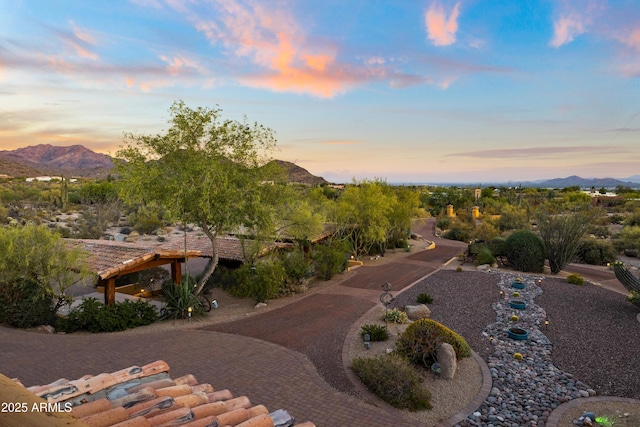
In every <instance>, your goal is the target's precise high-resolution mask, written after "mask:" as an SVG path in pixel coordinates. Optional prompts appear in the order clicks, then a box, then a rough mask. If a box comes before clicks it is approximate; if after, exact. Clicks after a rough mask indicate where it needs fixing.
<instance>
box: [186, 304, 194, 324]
mask: <svg viewBox="0 0 640 427" xmlns="http://www.w3.org/2000/svg"><path fill="white" fill-rule="evenodd" d="M187 311H188V312H189V318H188V320H187V321H188V322H191V312H192V311H193V308H192V307H189V308H187Z"/></svg>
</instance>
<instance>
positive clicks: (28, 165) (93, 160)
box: [0, 144, 327, 185]
mask: <svg viewBox="0 0 640 427" xmlns="http://www.w3.org/2000/svg"><path fill="white" fill-rule="evenodd" d="M274 161H275V162H276V163H277V164H278V165H279V166H280V167H282V168H283V170H284V171H285V173H286V174H287V179H286V181H288V182H296V183H302V184H307V185H319V184H326V183H327V181H325V179H324V178H322V177H318V176H314V175H312V174H310V173H309V171H307V170H306V169H303V168H301V167H300V166H298V165H296V164H295V163H291V162H285V161H282V160H274ZM112 168H113V159H111V157H109V156H107V155H106V154H99V153H95V152H93V151H91V150H90V149H88V148H86V147H84V146H82V145H71V146H67V147H59V146H53V145H49V144H41V145H33V146H29V147H24V148H18V149H16V150H0V176H2V175H8V176H12V177H14V176H19V177H23V176H24V177H35V176H42V175H63V174H64V175H71V176H84V177H93V178H104V177H106V176H107V175H108V174H109V173H110V171H111V169H112Z"/></svg>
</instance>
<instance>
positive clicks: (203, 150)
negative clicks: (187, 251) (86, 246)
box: [117, 101, 277, 291]
mask: <svg viewBox="0 0 640 427" xmlns="http://www.w3.org/2000/svg"><path fill="white" fill-rule="evenodd" d="M169 112H170V114H171V116H170V118H169V120H168V123H169V125H170V126H169V129H167V130H166V131H164V132H162V133H159V134H156V135H135V134H131V133H129V134H126V135H125V146H124V147H123V148H121V149H120V150H119V151H118V153H117V156H118V157H119V158H121V159H123V160H125V162H121V163H120V164H119V171H120V173H121V175H122V178H123V185H122V186H121V189H122V190H121V195H122V197H123V198H124V199H125V200H126V201H128V202H133V203H148V202H152V201H154V202H157V203H158V204H160V205H162V206H163V207H164V208H165V209H166V210H167V212H168V213H169V214H170V215H171V216H173V217H174V218H176V219H179V220H181V221H183V222H186V223H193V224H196V225H198V226H199V227H200V228H201V229H202V230H203V232H204V233H205V234H206V235H207V237H208V238H209V239H210V240H211V243H212V248H213V249H212V254H211V262H210V263H209V266H208V268H207V270H206V271H205V273H204V275H203V276H202V277H201V278H200V282H199V287H198V291H199V290H200V289H202V286H203V285H204V283H205V282H206V280H207V279H208V277H209V276H210V275H211V274H212V273H213V271H214V270H215V268H216V266H217V264H218V250H217V243H216V238H217V236H219V235H220V234H221V233H223V232H229V231H233V230H236V229H238V228H240V227H246V228H247V229H249V230H254V229H262V228H273V224H272V219H271V216H270V215H269V213H270V209H269V208H268V206H269V205H270V204H271V202H272V199H273V198H274V197H275V196H276V192H275V190H274V189H273V188H271V187H273V186H271V185H266V184H265V182H267V181H270V180H273V179H274V175H275V174H276V173H277V170H276V166H275V163H271V165H268V162H269V160H271V158H270V157H269V155H270V152H271V151H272V150H273V149H274V148H275V146H276V139H275V134H274V132H273V130H271V129H269V128H267V127H265V126H263V125H260V124H258V123H253V124H251V123H249V122H248V121H247V118H246V117H245V118H244V120H242V121H236V120H229V119H224V120H223V119H222V111H221V110H220V109H218V108H216V109H211V108H203V107H199V108H196V109H192V108H189V107H187V106H186V105H185V104H184V102H182V101H177V102H175V103H174V104H173V105H172V106H171V108H170V109H169Z"/></svg>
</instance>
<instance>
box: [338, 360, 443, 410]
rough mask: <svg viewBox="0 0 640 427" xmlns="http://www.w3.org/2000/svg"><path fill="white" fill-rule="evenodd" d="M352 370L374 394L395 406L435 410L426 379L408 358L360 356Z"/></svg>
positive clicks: (354, 362)
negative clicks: (424, 384) (425, 384)
mask: <svg viewBox="0 0 640 427" xmlns="http://www.w3.org/2000/svg"><path fill="white" fill-rule="evenodd" d="M351 369H352V370H353V372H354V373H355V374H356V375H357V376H358V378H360V381H362V383H363V384H364V385H365V386H366V387H367V389H369V391H371V392H372V393H373V394H375V395H376V396H378V397H379V398H380V399H382V400H384V401H385V402H387V403H388V404H390V405H391V406H394V407H396V408H400V409H408V410H409V411H420V410H423V409H431V394H430V393H429V391H428V390H426V389H425V388H424V387H423V386H422V383H423V381H424V379H423V378H422V376H420V374H419V373H418V372H417V371H416V370H415V368H413V366H411V364H410V363H409V362H407V360H405V359H403V358H401V357H399V356H394V355H386V354H385V355H381V356H378V357H375V358H360V357H359V358H356V359H354V360H353V363H352V364H351Z"/></svg>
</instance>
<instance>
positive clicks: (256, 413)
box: [6, 360, 314, 427]
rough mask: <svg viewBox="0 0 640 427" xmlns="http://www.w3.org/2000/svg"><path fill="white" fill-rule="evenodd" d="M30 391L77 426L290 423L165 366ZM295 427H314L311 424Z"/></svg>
mask: <svg viewBox="0 0 640 427" xmlns="http://www.w3.org/2000/svg"><path fill="white" fill-rule="evenodd" d="M13 381H14V383H13V386H14V387H22V388H24V387H23V386H22V384H21V383H20V382H19V380H17V379H14V380H13ZM26 390H28V391H29V392H31V393H34V394H35V395H36V396H38V397H40V398H42V399H45V400H46V401H47V402H48V403H50V404H59V405H64V406H62V407H65V408H66V407H70V408H71V415H72V416H73V418H75V419H77V420H79V422H80V423H81V424H77V425H89V426H105V427H106V426H119V427H123V426H159V425H184V426H190V425H198V426H206V425H220V426H226V425H229V426H238V427H273V426H274V419H276V420H281V419H282V416H283V414H285V416H288V417H290V416H289V414H288V413H287V412H286V411H283V410H281V409H280V410H277V411H275V412H271V413H269V411H268V409H267V408H266V407H265V406H264V405H254V404H253V403H252V402H251V401H250V400H249V398H248V397H246V396H239V397H233V395H232V394H231V392H230V391H229V390H219V391H213V387H211V385H210V384H198V383H197V381H196V379H195V377H194V376H193V375H185V376H183V377H180V378H176V379H171V377H170V376H169V366H168V365H167V364H166V363H165V362H164V361H162V360H158V361H156V362H153V363H150V364H148V365H144V366H131V367H129V368H126V369H122V370H120V371H116V372H112V373H102V374H99V375H96V376H91V375H85V376H84V377H82V378H79V379H77V380H73V381H69V380H67V379H60V380H57V381H54V382H53V383H51V384H47V385H43V386H33V387H29V388H27V389H26ZM36 396H34V399H37V397H36ZM46 416H47V415H46V414H43V417H46ZM290 418H291V417H290ZM42 421H43V422H44V421H46V419H45V418H43V420H42ZM291 421H292V422H293V419H291ZM216 423H217V424H216ZM6 425H9V426H11V425H13V424H11V423H9V424H6ZM65 425H76V424H71V423H68V424H65ZM288 425H290V424H288ZM295 425H299V426H305V427H314V424H313V423H311V422H308V421H307V422H305V423H302V424H295Z"/></svg>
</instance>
